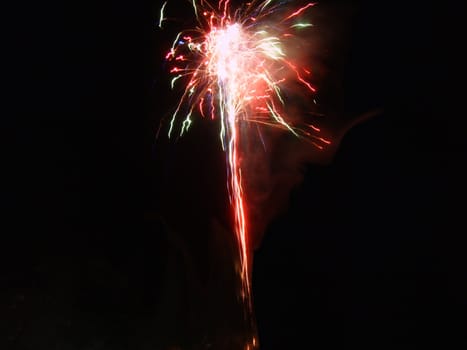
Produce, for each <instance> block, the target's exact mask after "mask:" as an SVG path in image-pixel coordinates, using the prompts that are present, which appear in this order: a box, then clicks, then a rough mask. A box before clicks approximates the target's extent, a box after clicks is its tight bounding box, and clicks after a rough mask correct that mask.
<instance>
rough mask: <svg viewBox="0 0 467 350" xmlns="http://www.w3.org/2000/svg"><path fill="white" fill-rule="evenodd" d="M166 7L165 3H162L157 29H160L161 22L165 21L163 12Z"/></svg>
mask: <svg viewBox="0 0 467 350" xmlns="http://www.w3.org/2000/svg"><path fill="white" fill-rule="evenodd" d="M166 6H167V1H166V2H164V4H163V5H162V7H161V14H160V17H159V28H162V22H163V21H164V20H165V17H164V10H165V7H166Z"/></svg>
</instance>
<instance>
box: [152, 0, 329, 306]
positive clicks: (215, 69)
mask: <svg viewBox="0 0 467 350" xmlns="http://www.w3.org/2000/svg"><path fill="white" fill-rule="evenodd" d="M287 3H289V2H288V1H280V2H279V1H272V0H269V1H251V2H246V3H245V4H244V5H241V6H239V7H236V8H234V6H233V5H232V4H231V2H230V1H229V0H221V1H218V2H217V3H216V4H211V3H210V2H209V1H203V0H199V1H195V0H193V1H192V5H193V9H194V15H195V16H196V19H197V26H196V28H194V29H189V30H185V31H182V32H180V33H179V34H178V35H177V36H176V38H175V40H174V42H173V45H172V47H171V49H170V51H169V52H168V53H167V55H166V59H167V61H169V62H170V73H171V74H173V78H172V80H171V87H172V88H174V87H175V86H176V85H177V84H183V92H182V96H181V98H180V100H179V103H178V104H177V106H176V108H175V112H174V113H173V115H172V117H171V120H170V124H169V126H168V129H169V130H168V135H169V137H173V136H174V135H175V134H176V135H178V136H182V135H183V134H185V133H186V132H188V130H189V129H190V126H191V125H192V123H193V120H194V119H195V118H196V116H198V117H199V118H210V119H212V120H217V121H218V123H219V125H220V130H219V138H220V142H221V145H222V148H223V150H224V151H225V154H226V163H227V173H228V184H227V187H228V192H229V199H230V203H231V207H232V212H233V217H234V228H233V231H234V232H235V235H236V238H237V242H238V248H239V260H240V275H241V280H242V290H241V292H242V293H241V294H242V296H243V298H244V301H245V305H247V307H248V308H250V309H251V287H250V273H251V272H250V266H251V265H250V258H251V257H250V251H251V247H250V244H251V243H250V237H249V224H248V210H247V207H248V206H247V196H246V195H245V190H244V189H245V186H244V178H245V177H246V176H248V175H247V174H245V171H243V172H242V157H247V156H248V155H245V154H242V152H241V144H242V142H243V141H244V139H243V138H244V137H246V135H250V136H249V137H251V135H253V134H252V133H245V132H242V130H243V129H245V128H250V127H251V126H253V125H256V126H270V127H274V128H279V129H283V130H284V131H287V132H289V133H291V134H293V135H295V136H296V137H298V138H302V139H303V140H305V141H307V142H309V143H311V144H313V145H314V146H316V147H317V148H319V149H322V148H323V147H325V146H326V145H328V144H329V143H330V141H328V140H327V139H325V138H323V137H321V136H320V135H319V133H320V130H319V128H318V127H316V126H314V125H313V124H311V123H310V121H306V120H303V118H297V117H296V116H291V115H290V113H289V114H288V113H287V110H288V108H287V102H288V101H289V96H288V95H289V94H288V93H284V92H289V91H293V90H296V88H297V86H300V90H301V94H302V95H303V92H306V93H307V97H306V98H307V99H308V100H312V101H314V94H315V92H316V89H315V87H314V86H313V85H312V83H311V69H310V68H309V67H307V66H305V65H303V64H302V62H301V61H303V60H301V59H300V57H301V55H299V54H298V50H300V47H299V42H300V41H299V40H300V38H303V33H304V31H306V30H309V28H310V27H312V24H311V23H310V22H308V21H306V20H303V19H302V18H303V17H304V16H305V15H306V14H307V13H308V11H309V10H310V9H311V8H312V7H313V6H314V5H315V4H314V3H307V4H305V5H304V6H302V7H298V8H291V7H290V6H288V5H287ZM166 4H167V2H166V3H164V5H163V7H162V9H161V16H160V21H159V26H160V27H162V26H163V22H164V20H165V14H164V10H165V7H166ZM297 47H298V49H297ZM294 53H295V54H294ZM255 130H256V133H257V134H256V135H257V136H258V137H262V136H261V132H260V128H256V129H255Z"/></svg>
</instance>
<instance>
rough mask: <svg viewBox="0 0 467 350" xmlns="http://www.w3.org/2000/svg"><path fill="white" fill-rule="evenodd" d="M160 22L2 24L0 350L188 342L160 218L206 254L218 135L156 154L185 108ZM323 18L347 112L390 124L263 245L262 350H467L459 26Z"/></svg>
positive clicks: (344, 154) (147, 16) (365, 133)
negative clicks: (173, 116) (175, 90)
mask: <svg viewBox="0 0 467 350" xmlns="http://www.w3.org/2000/svg"><path fill="white" fill-rule="evenodd" d="M180 3H181V2H180ZM344 4H345V6H344ZM160 5H161V1H105V2H90V3H87V2H62V3H61V4H53V3H49V2H35V3H25V2H22V3H18V4H17V5H15V8H8V9H7V10H5V14H6V15H7V16H9V17H10V21H9V22H8V23H7V31H6V32H5V33H6V34H7V39H6V41H5V42H4V47H3V50H2V51H3V53H2V55H4V57H6V58H7V62H8V63H7V64H5V65H4V70H5V71H6V72H5V79H2V80H3V84H4V87H5V90H6V91H7V93H6V94H4V95H3V96H4V98H5V99H6V103H5V104H4V107H5V108H4V112H3V113H2V118H1V123H2V131H3V130H5V136H3V137H2V139H3V140H5V141H6V145H5V146H3V147H2V174H3V175H4V177H3V178H4V179H3V181H2V186H1V194H0V197H1V205H2V207H1V211H2V216H4V218H3V219H2V220H1V222H2V224H1V225H2V226H1V227H2V228H1V230H0V232H1V233H0V234H1V237H2V239H1V241H0V259H1V264H0V266H1V267H0V281H1V282H0V286H1V289H0V349H5V350H6V349H21V350H23V349H24V350H26V349H31V350H39V349H60V350H62V349H73V350H75V349H80V350H81V349H82V350H85V349H86V350H88V349H96V350H97V349H99V350H100V349H102V350H107V349H112V350H117V349H132V350H136V349H160V348H161V347H160V344H161V341H160V338H159V337H160V336H161V335H160V334H159V333H157V332H156V331H155V330H156V329H157V328H159V329H160V327H162V326H161V320H160V319H161V318H162V317H163V318H165V317H166V315H171V316H170V319H167V322H163V323H164V327H165V328H164V327H162V328H163V329H167V330H168V332H169V333H170V332H175V333H176V331H174V329H181V328H183V327H186V324H185V323H186V322H187V321H186V320H184V318H185V317H186V313H185V311H184V305H182V304H176V303H175V304H174V305H175V306H174V309H173V310H172V309H170V307H169V306H167V305H164V303H165V302H164V300H166V299H164V293H167V291H169V292H168V293H170V294H174V293H182V294H183V292H180V291H179V290H178V289H183V288H184V287H183V283H185V282H184V280H185V279H186V276H184V275H177V274H171V272H170V271H171V270H170V268H169V267H168V266H170V263H169V262H170V261H174V259H175V260H176V258H177V257H176V256H175V257H174V255H176V253H174V249H173V248H171V245H172V244H173V243H171V238H170V229H169V228H167V224H165V223H164V222H163V221H162V220H161V215H162V216H164V215H166V216H167V217H168V218H169V219H167V220H168V221H170V220H172V222H174V221H175V222H176V223H174V224H173V225H174V227H182V228H187V227H190V228H191V233H192V234H190V235H189V237H188V238H187V239H188V241H189V242H191V240H193V241H196V242H195V243H193V244H194V245H195V246H196V244H198V245H200V246H204V243H205V241H204V240H205V239H206V238H205V234H204V233H205V228H206V225H207V223H206V222H207V221H209V217H208V216H207V213H211V214H212V213H216V212H218V211H220V212H222V210H224V209H225V207H223V206H225V202H224V201H222V200H220V199H219V196H218V195H216V193H218V188H221V187H219V186H218V184H220V183H223V180H224V179H223V176H224V174H223V173H222V168H220V167H218V166H216V165H219V164H220V163H221V161H219V159H220V158H219V154H218V153H216V152H214V151H212V149H214V148H213V147H215V145H217V144H216V143H212V142H210V141H209V140H211V139H212V136H214V137H215V135H216V134H215V131H212V130H210V129H209V126H205V125H203V126H198V128H194V131H193V135H192V136H187V138H186V140H184V141H180V142H176V143H174V144H172V143H169V142H166V141H165V142H162V143H160V144H158V143H156V140H155V133H156V131H157V128H158V126H159V121H160V118H161V116H163V115H167V111H168V109H169V108H170V107H171V106H172V103H173V97H170V95H169V94H168V92H167V90H166V86H167V83H168V82H167V74H166V71H165V67H164V65H163V62H162V58H163V55H164V53H165V50H166V49H167V47H168V45H170V42H171V40H172V34H173V30H174V29H173V28H175V27H173V28H172V27H170V28H169V29H168V33H161V32H159V31H158V30H157V28H156V22H157V19H158V11H159V8H160ZM322 8H323V10H322V12H321V13H320V14H321V16H323V17H324V18H325V19H326V16H329V17H327V18H329V21H326V20H323V21H324V22H323V23H325V24H326V25H324V26H323V28H324V29H325V30H326V31H327V33H328V34H329V33H330V32H331V33H332V28H333V26H334V24H333V21H335V22H336V24H335V27H336V28H340V30H342V28H348V29H345V31H344V32H345V36H346V39H345V45H343V46H342V45H341V44H342V43H341V41H339V40H338V38H337V39H335V38H334V39H335V40H336V44H335V45H336V46H339V45H341V46H339V47H340V49H341V50H342V51H339V50H337V52H343V55H342V56H341V57H340V58H339V59H334V60H333V59H332V55H331V58H330V59H329V60H330V62H331V63H332V62H334V63H336V62H337V63H336V65H337V64H338V69H339V70H338V71H339V77H340V79H341V82H342V101H341V103H342V107H341V108H342V110H343V111H344V112H345V113H347V114H348V115H358V114H360V113H363V112H366V111H368V110H372V109H374V108H381V109H382V112H381V113H380V114H379V115H378V116H375V117H374V118H372V119H370V120H368V121H366V122H365V123H362V124H360V125H358V126H357V127H355V128H354V129H352V130H351V131H350V132H349V133H348V134H347V135H346V137H345V138H344V140H343V142H342V145H341V147H340V149H339V151H338V152H337V154H336V156H335V159H334V161H333V162H332V163H331V164H330V165H328V166H319V165H314V164H310V165H308V166H307V167H306V168H305V176H304V181H303V183H302V184H301V185H300V186H299V187H297V188H296V189H295V190H294V191H293V192H292V194H291V198H290V201H289V205H288V209H287V210H286V211H285V212H283V213H282V214H281V215H279V216H278V217H277V218H276V219H275V220H274V221H273V222H272V223H271V225H270V227H269V229H268V231H267V232H266V235H265V238H264V240H263V243H262V246H261V247H260V249H259V250H258V251H257V253H256V255H255V260H254V264H255V268H254V274H253V294H254V300H255V313H256V317H257V321H258V331H259V337H260V342H261V344H262V349H264V350H270V349H271V350H272V349H308V348H310V349H311V348H315V349H336V348H338V349H353V348H359V349H367V348H368V349H422V348H426V347H427V346H428V345H436V346H437V347H439V348H446V349H464V348H465V347H466V346H467V335H466V329H467V328H466V327H467V299H466V298H467V273H466V267H467V266H466V263H467V255H466V254H465V243H466V239H465V238H464V235H465V234H466V232H467V231H466V230H465V227H463V226H461V223H462V222H463V221H464V220H465V219H464V218H463V214H464V212H465V196H464V194H465V193H464V192H465V188H464V183H463V182H464V179H465V171H464V170H463V167H464V163H465V161H466V153H465V135H464V132H463V131H464V128H463V127H462V123H461V120H462V119H463V118H464V116H465V112H464V109H461V108H459V106H460V104H461V103H462V102H463V96H462V94H461V93H462V89H461V88H459V85H461V86H462V79H461V70H460V67H461V63H462V59H461V57H460V54H459V52H460V50H461V48H460V46H462V44H463V41H462V40H460V39H458V38H457V37H458V36H459V33H460V32H461V31H460V27H461V24H462V20H461V16H460V13H461V12H462V11H461V9H458V8H453V7H450V6H448V5H446V4H441V3H439V2H438V3H435V2H421V1H420V2H411V4H410V5H409V4H405V3H404V2H402V3H390V2H374V1H354V2H353V4H352V5H351V6H349V5H348V3H346V2H343V1H331V0H330V1H324V0H323V1H322ZM350 9H352V11H353V12H352V16H350V15H349V14H348V13H347V11H350ZM317 11H318V10H317ZM180 13H181V14H182V13H183V14H184V12H183V11H182V10H181V12H180ZM349 13H350V12H349ZM10 14H11V16H10ZM334 15H336V17H332V16H334ZM339 16H341V17H339ZM181 17H183V16H182V15H181ZM344 24H345V26H344ZM346 26H347V27H346ZM171 30H172V32H171ZM336 30H337V29H336ZM340 33H343V32H340ZM329 35H330V34H329ZM330 36H331V37H332V35H330ZM5 45H6V46H5ZM331 46H332V45H331ZM331 51H332V50H331ZM331 63H330V64H331ZM331 68H332V67H331ZM336 69H337V68H336ZM464 89H465V88H464ZM199 140H202V141H201V142H200V141H199ZM216 142H217V140H216ZM167 178H168V179H169V180H170V181H168V180H167ZM169 184H170V185H173V187H171V186H170V187H169ZM213 215H214V214H213ZM177 221H179V222H177ZM177 225H179V226H177ZM169 226H170V225H169ZM200 259H201V260H200V261H202V262H201V263H200V264H201V266H203V263H204V264H205V263H206V262H205V261H204V260H203V259H202V258H200ZM202 269H203V268H201V270H202ZM167 271H169V272H167ZM168 274H169V275H170V276H169V277H168ZM201 280H202V278H201ZM177 286H178V287H177ZM177 288H178V289H177ZM177 290H178V291H177ZM220 293H222V291H220ZM182 299H183V298H181V299H180V300H182ZM173 300H179V299H177V296H173ZM171 305H172V304H171ZM181 324H183V326H182V325H181ZM173 325H176V326H173ZM171 327H172V328H171ZM187 349H191V347H187Z"/></svg>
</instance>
